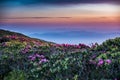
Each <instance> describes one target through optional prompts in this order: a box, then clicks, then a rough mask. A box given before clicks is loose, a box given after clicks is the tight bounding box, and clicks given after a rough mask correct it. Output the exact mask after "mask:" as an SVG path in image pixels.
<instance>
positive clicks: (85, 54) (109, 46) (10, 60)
mask: <svg viewBox="0 0 120 80" xmlns="http://www.w3.org/2000/svg"><path fill="white" fill-rule="evenodd" d="M119 64H120V37H117V38H115V39H109V40H106V41H105V42H103V43H102V44H100V45H99V44H97V43H95V44H92V45H91V46H88V45H85V44H78V45H71V44H55V43H51V42H46V41H43V40H39V39H34V38H30V37H27V36H25V35H23V34H20V33H16V32H10V31H6V30H0V80H107V79H109V80H120V65H119Z"/></svg>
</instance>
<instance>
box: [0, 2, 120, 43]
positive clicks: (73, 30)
mask: <svg viewBox="0 0 120 80" xmlns="http://www.w3.org/2000/svg"><path fill="white" fill-rule="evenodd" d="M119 4H120V2H119V0H4V1H1V2H0V7H1V12H0V29H7V30H12V31H17V32H22V33H24V34H26V35H29V36H32V37H38V38H42V39H45V40H48V41H53V42H58V43H64V42H65V43H79V42H81V40H84V41H83V43H86V42H87V43H91V42H92V41H93V42H94V41H95V40H96V41H97V39H95V38H96V37H98V36H100V37H99V38H100V39H102V40H105V39H108V38H111V35H112V37H116V36H120V35H119V32H120V26H119V18H120V15H119V14H120V10H119V8H120V5H119ZM90 32H91V35H90V34H89V33H90ZM62 33H64V34H66V35H62ZM83 33H85V34H83ZM96 33H99V35H95V36H93V34H96ZM103 33H104V34H106V36H105V35H104V34H103ZM48 34H49V36H48ZM68 34H69V35H70V34H71V35H70V36H68ZM73 34H74V35H73ZM76 34H80V35H79V36H76ZM87 34H88V35H87ZM108 34H110V35H108ZM113 34H114V35H113ZM36 35H37V36H36ZM57 35H59V37H57V39H55V36H57ZM84 35H87V36H84ZM40 36H41V37H40ZM65 37H66V39H65ZM78 37H79V38H78ZM88 37H89V39H91V41H87V40H85V39H88ZM63 38H64V39H63ZM93 38H94V40H93ZM67 39H68V40H67ZM80 39H81V40H80ZM100 39H99V40H100ZM69 40H71V41H69ZM79 40H80V41H79ZM85 41H86V42H85ZM100 42H102V41H100Z"/></svg>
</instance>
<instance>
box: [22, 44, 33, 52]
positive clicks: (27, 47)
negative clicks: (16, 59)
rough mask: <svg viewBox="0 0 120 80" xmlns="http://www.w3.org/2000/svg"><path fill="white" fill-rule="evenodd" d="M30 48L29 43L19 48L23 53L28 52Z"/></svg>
mask: <svg viewBox="0 0 120 80" xmlns="http://www.w3.org/2000/svg"><path fill="white" fill-rule="evenodd" d="M30 49H31V46H30V45H27V46H26V47H25V48H24V49H22V50H21V53H23V54H25V53H28V52H29V51H30Z"/></svg>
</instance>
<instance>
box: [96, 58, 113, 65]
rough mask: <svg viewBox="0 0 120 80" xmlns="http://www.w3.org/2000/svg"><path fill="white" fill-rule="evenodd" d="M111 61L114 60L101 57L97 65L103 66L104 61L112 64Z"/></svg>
mask: <svg viewBox="0 0 120 80" xmlns="http://www.w3.org/2000/svg"><path fill="white" fill-rule="evenodd" d="M111 62H112V61H111V60H110V59H106V60H103V59H99V60H98V63H97V65H98V66H102V65H103V64H104V63H107V64H110V63H111Z"/></svg>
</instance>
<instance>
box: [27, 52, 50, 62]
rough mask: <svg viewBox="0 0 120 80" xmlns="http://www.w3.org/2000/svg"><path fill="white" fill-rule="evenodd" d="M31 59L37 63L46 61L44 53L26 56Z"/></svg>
mask: <svg viewBox="0 0 120 80" xmlns="http://www.w3.org/2000/svg"><path fill="white" fill-rule="evenodd" d="M28 58H29V59H30V60H31V61H37V62H38V64H41V63H44V62H48V60H47V59H46V58H45V56H44V55H40V54H37V53H36V54H34V55H30V56H29V57H28Z"/></svg>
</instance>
